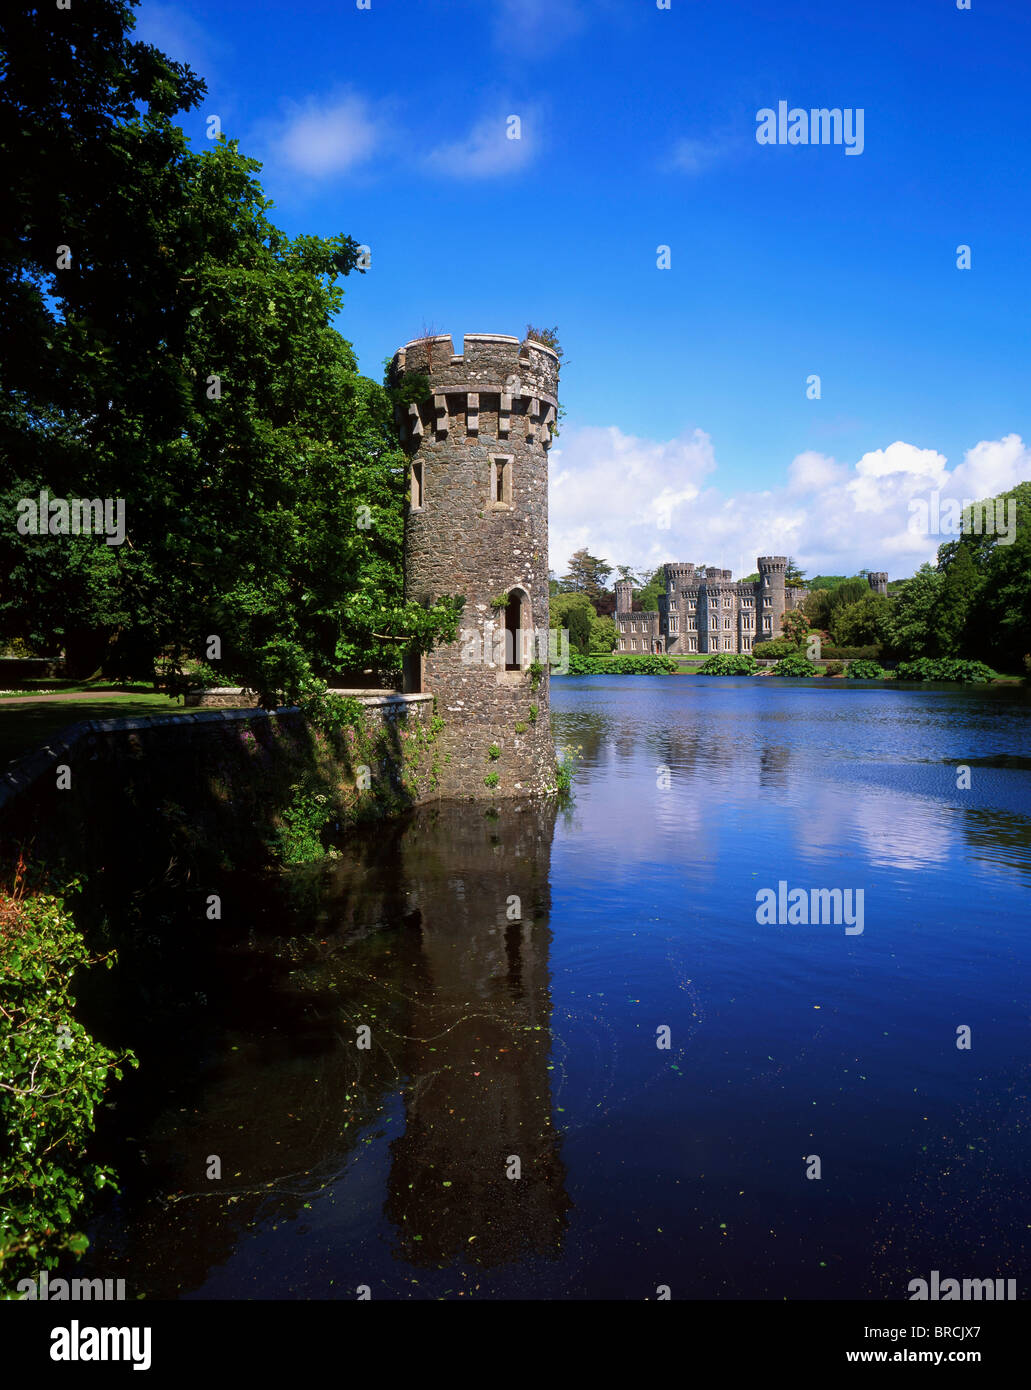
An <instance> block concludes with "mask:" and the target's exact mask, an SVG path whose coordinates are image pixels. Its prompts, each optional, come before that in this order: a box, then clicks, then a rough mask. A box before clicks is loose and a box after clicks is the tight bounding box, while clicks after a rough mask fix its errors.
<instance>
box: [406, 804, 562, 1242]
mask: <svg viewBox="0 0 1031 1390" xmlns="http://www.w3.org/2000/svg"><path fill="white" fill-rule="evenodd" d="M554 824H555V811H554V808H553V807H552V808H542V809H516V808H513V807H511V806H504V805H501V806H499V807H498V808H497V810H496V811H493V812H488V813H487V814H486V815H485V814H484V812H483V811H482V809H481V808H476V809H473V808H472V807H469V808H466V807H463V806H448V807H446V808H443V809H441V810H439V811H437V812H424V813H422V815H421V816H420V817H418V818H417V819H416V820H415V821H413V823H412V824H411V825H410V826H409V827H408V829H407V831H406V833H405V834H404V836H403V838H402V839H401V842H400V845H399V846H398V848H399V849H400V864H399V871H400V876H401V879H402V881H403V883H404V886H405V889H406V891H407V894H408V905H409V909H410V910H411V909H415V911H414V912H412V915H411V917H409V923H410V925H409V928H408V931H409V933H410V938H409V946H410V947H411V946H414V945H415V944H416V943H415V942H414V941H413V940H412V939H411V938H412V937H414V936H416V935H417V938H418V941H417V947H418V949H417V954H416V952H414V951H411V952H406V958H407V961H408V963H409V964H410V965H412V966H414V967H415V968H414V969H413V970H412V972H411V1012H410V1016H409V1017H410V1025H409V1027H408V1030H407V1034H408V1035H407V1037H406V1038H405V1040H404V1043H403V1047H402V1049H401V1055H400V1058H399V1063H400V1066H401V1069H402V1072H403V1074H404V1077H405V1090H404V1107H405V1129H404V1133H403V1134H402V1135H401V1136H400V1138H398V1139H397V1140H395V1141H394V1144H393V1146H392V1164H391V1172H390V1178H389V1195H388V1198H387V1202H386V1207H385V1211H386V1214H387V1216H388V1217H389V1219H390V1220H391V1222H392V1223H393V1225H394V1229H395V1232H396V1239H397V1242H398V1248H397V1254H398V1255H399V1256H401V1257H402V1258H403V1259H405V1260H407V1261H409V1262H411V1263H412V1264H416V1265H430V1264H432V1265H438V1264H441V1263H445V1262H449V1261H451V1260H454V1259H455V1258H462V1259H466V1260H468V1259H472V1260H474V1261H476V1262H478V1263H481V1264H487V1265H489V1264H498V1263H502V1262H504V1261H506V1260H509V1259H513V1258H518V1257H520V1256H524V1255H527V1254H536V1255H547V1254H549V1253H556V1252H557V1251H558V1250H559V1249H560V1248H561V1242H562V1236H563V1232H564V1230H565V1228H566V1214H567V1211H568V1209H569V1206H570V1201H569V1198H568V1196H567V1195H566V1192H565V1186H564V1183H565V1170H564V1168H563V1165H562V1161H561V1158H560V1155H559V1148H560V1141H559V1137H558V1135H557V1133H556V1131H555V1128H554V1124H553V1121H552V1099H551V1084H550V1076H551V1073H550V1072H549V1070H548V1066H549V1051H550V1043H551V1033H550V1023H551V1012H552V1005H551V998H550V992H549V976H548V948H549V943H550V937H551V932H550V928H549V926H548V914H549V909H550V895H549V883H548V875H549V866H550V858H551V842H552V836H553V834H554Z"/></svg>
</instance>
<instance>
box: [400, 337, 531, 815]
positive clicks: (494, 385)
mask: <svg viewBox="0 0 1031 1390" xmlns="http://www.w3.org/2000/svg"><path fill="white" fill-rule="evenodd" d="M463 346H464V351H463V352H462V353H461V354H456V353H455V351H454V347H453V345H452V342H451V338H450V336H449V335H447V334H444V335H440V336H437V337H432V338H420V339H416V340H415V341H413V342H410V343H407V344H406V345H405V346H404V347H403V348H401V349H400V351H399V352H398V353H397V354H396V356H395V357H394V360H393V362H392V364H391V371H390V379H391V381H392V383H393V384H395V385H399V386H400V385H405V384H407V385H409V386H410V385H411V384H412V383H413V381H414V383H415V384H416V386H417V387H418V386H422V388H423V389H422V390H421V391H419V392H418V396H419V398H418V400H416V401H414V402H412V403H411V404H409V405H408V406H406V407H404V408H403V410H401V411H399V417H400V418H399V426H400V432H401V439H402V443H403V444H404V446H405V448H406V450H407V452H408V455H409V460H410V478H409V483H410V492H409V500H408V506H407V507H406V512H405V541H404V562H405V596H406V598H408V599H410V600H414V601H416V602H425V601H432V600H434V599H436V598H437V597H439V596H440V595H442V594H464V596H465V610H464V612H463V615H462V621H461V625H460V631H459V639H458V641H456V642H453V643H451V644H450V645H446V646H442V647H437V648H435V649H434V650H433V651H431V652H430V653H429V654H428V655H427V656H425V657H423V658H422V660H421V662H420V663H419V668H418V669H414V664H413V663H409V667H408V671H407V673H406V687H407V689H409V690H423V691H427V692H429V693H430V694H432V695H434V696H436V700H437V713H438V714H439V715H440V716H441V718H442V719H443V720H444V723H445V728H444V732H443V734H442V736H441V737H442V745H443V750H444V751H443V753H442V754H441V756H440V758H439V791H440V795H441V796H442V797H484V798H490V797H494V796H525V795H527V794H528V793H540V792H544V791H546V790H548V789H550V788H553V787H554V785H555V751H554V745H553V743H552V738H551V721H550V716H549V705H548V448H549V446H550V444H551V430H552V426H553V425H554V424H555V417H556V411H557V409H558V399H557V390H558V356H557V354H556V353H555V352H554V351H552V349H551V348H549V347H546V346H545V345H544V344H543V343H539V342H537V341H536V340H534V339H527V340H526V341H525V342H522V343H520V341H519V339H518V338H510V337H508V336H506V335H504V334H500V333H469V334H466V337H465V340H464V345H463ZM493 749H497V750H500V753H499V756H497V757H492V756H491V753H492V750H493Z"/></svg>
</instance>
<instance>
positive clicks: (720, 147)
mask: <svg viewBox="0 0 1031 1390" xmlns="http://www.w3.org/2000/svg"><path fill="white" fill-rule="evenodd" d="M727 151H728V146H727V143H726V141H725V140H724V139H722V138H721V137H717V136H704V137H702V138H697V137H692V136H689V137H687V138H685V139H683V140H678V141H677V143H676V145H674V147H673V155H672V158H671V161H670V162H671V164H672V166H673V168H674V169H679V170H680V172H681V173H683V174H703V173H705V171H706V170H707V169H711V168H712V166H713V165H714V164H718V163H720V161H721V160H722V159H723V158H724V157H725V156H726V154H727Z"/></svg>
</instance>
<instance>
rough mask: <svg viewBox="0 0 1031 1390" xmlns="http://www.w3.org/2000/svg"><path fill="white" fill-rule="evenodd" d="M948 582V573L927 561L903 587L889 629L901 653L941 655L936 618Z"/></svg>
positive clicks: (896, 648) (901, 654)
mask: <svg viewBox="0 0 1031 1390" xmlns="http://www.w3.org/2000/svg"><path fill="white" fill-rule="evenodd" d="M944 582H945V577H944V575H942V574H940V573H939V571H938V570H937V569H935V567H934V566H933V565H929V564H923V565H921V566H920V568H919V569H918V570H917V572H916V574H915V575H914V576H913V578H912V579H910V580H909V581H908V582H907V583H906V584H905V585H904V586H903V587H902V588H901V589H900V590H899V592H898V598H897V600H896V606H895V612H894V614H893V615H892V617H891V620H890V621H889V623H888V632H889V637H890V641H891V646H892V648H893V650H895V651H897V652H898V653H899V655H900V656H902V657H919V656H938V655H939V652H938V647H937V637H936V634H935V631H934V622H933V618H934V612H935V609H936V608H937V605H938V599H939V596H940V594H941V590H942V586H943V584H944Z"/></svg>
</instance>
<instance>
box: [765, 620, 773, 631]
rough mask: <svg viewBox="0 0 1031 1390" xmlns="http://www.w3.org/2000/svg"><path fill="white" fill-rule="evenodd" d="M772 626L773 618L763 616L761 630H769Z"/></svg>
mask: <svg viewBox="0 0 1031 1390" xmlns="http://www.w3.org/2000/svg"><path fill="white" fill-rule="evenodd" d="M772 627H773V619H772V618H763V631H764V632H769V630H770V629H771V628H772Z"/></svg>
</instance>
